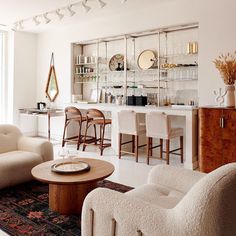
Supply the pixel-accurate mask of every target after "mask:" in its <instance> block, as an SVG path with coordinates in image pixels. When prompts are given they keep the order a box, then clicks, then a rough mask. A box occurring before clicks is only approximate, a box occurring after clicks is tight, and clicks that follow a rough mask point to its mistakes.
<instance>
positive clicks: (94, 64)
mask: <svg viewBox="0 0 236 236" xmlns="http://www.w3.org/2000/svg"><path fill="white" fill-rule="evenodd" d="M96 65H97V63H95V62H93V63H80V64H77V63H76V64H75V66H96Z"/></svg>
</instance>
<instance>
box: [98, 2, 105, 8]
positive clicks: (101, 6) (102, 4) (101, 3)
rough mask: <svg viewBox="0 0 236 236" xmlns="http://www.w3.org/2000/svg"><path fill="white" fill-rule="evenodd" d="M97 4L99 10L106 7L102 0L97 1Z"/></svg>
mask: <svg viewBox="0 0 236 236" xmlns="http://www.w3.org/2000/svg"><path fill="white" fill-rule="evenodd" d="M97 2H98V4H99V6H100V8H103V7H105V6H106V3H105V2H103V1H102V0H97Z"/></svg>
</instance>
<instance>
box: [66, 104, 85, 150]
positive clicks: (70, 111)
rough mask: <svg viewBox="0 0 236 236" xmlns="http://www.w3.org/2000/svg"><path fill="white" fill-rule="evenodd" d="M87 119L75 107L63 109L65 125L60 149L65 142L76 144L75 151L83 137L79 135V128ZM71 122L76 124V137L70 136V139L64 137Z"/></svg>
mask: <svg viewBox="0 0 236 236" xmlns="http://www.w3.org/2000/svg"><path fill="white" fill-rule="evenodd" d="M86 120H87V119H86V117H84V116H82V113H81V111H80V110H79V109H78V108H76V107H66V108H65V125H64V131H63V137H62V147H64V146H65V143H66V142H76V143H77V150H78V149H79V147H80V144H81V143H82V138H83V136H82V135H81V128H82V124H83V122H85V121H86ZM72 122H75V123H78V125H79V128H78V135H76V136H72V137H66V130H67V128H68V125H69V124H71V123H72Z"/></svg>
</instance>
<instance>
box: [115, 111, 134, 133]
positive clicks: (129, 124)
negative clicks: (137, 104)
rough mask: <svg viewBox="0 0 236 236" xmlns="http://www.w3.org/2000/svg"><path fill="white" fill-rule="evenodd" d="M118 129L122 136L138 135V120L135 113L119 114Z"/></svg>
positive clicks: (124, 112) (122, 112)
mask: <svg viewBox="0 0 236 236" xmlns="http://www.w3.org/2000/svg"><path fill="white" fill-rule="evenodd" d="M118 129H119V133H120V134H130V135H137V134H138V119H137V114H136V112H134V111H128V110H123V111H120V112H118Z"/></svg>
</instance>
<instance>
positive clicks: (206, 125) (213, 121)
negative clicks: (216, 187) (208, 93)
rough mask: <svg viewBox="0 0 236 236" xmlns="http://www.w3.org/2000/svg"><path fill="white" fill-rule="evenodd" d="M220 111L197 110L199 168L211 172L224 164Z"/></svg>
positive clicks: (209, 109)
mask: <svg viewBox="0 0 236 236" xmlns="http://www.w3.org/2000/svg"><path fill="white" fill-rule="evenodd" d="M222 112H223V111H222V109H213V108H200V109H199V166H200V171H203V172H206V173H208V172H211V171H213V170H215V169H216V168H218V167H220V166H221V165H223V164H224V161H223V150H222V147H223V142H222V128H221V123H220V120H221V117H222Z"/></svg>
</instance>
